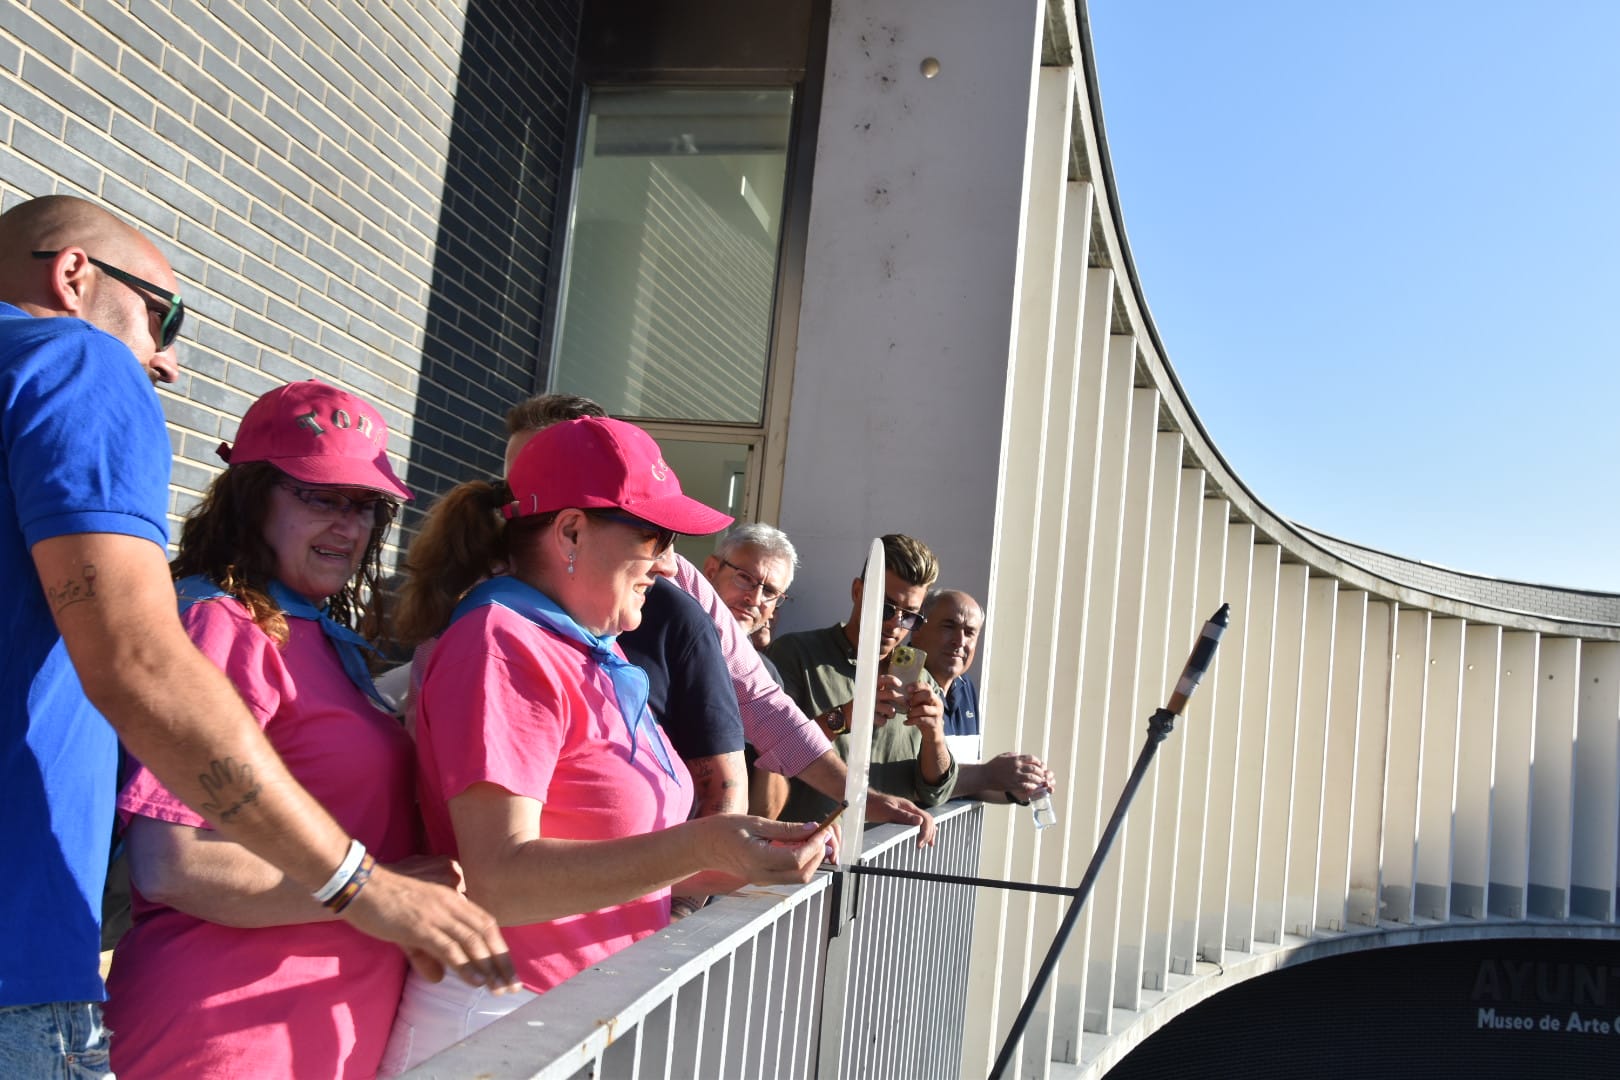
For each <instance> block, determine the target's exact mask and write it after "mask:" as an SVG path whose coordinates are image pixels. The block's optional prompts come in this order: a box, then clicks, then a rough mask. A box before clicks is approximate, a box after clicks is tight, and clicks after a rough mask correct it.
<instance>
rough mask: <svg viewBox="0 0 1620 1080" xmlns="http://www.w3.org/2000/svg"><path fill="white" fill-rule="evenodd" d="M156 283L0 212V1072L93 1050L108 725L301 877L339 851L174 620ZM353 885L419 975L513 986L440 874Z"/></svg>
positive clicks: (167, 272) (109, 770) (179, 315)
mask: <svg viewBox="0 0 1620 1080" xmlns="http://www.w3.org/2000/svg"><path fill="white" fill-rule="evenodd" d="M178 292H179V285H178V283H177V282H176V280H175V276H174V272H173V271H172V270H171V269H170V267H169V264H168V261H167V260H166V259H164V257H163V256H162V254H161V253H159V251H158V250H157V248H156V247H155V246H153V244H152V243H151V242H150V241H149V240H147V239H146V238H145V237H143V236H142V235H141V234H140V233H138V232H137V231H136V230H135V229H133V228H131V227H130V226H129V225H127V224H125V223H124V222H122V221H120V220H119V219H118V218H116V217H114V216H113V215H112V214H110V213H108V212H107V211H105V210H103V209H101V208H100V207H97V206H95V205H94V204H92V203H89V202H86V201H85V200H83V199H78V198H73V197H71V196H47V197H44V198H39V199H33V200H30V201H27V202H23V203H19V204H18V205H16V206H14V207H12V208H11V209H10V210H8V211H6V212H5V213H4V214H0V401H4V403H5V405H4V415H3V423H0V454H3V455H4V459H5V460H4V469H3V472H4V475H5V477H6V480H5V483H4V487H3V488H0V566H3V568H4V569H3V573H4V575H5V584H6V586H7V588H6V592H7V603H6V615H5V629H4V633H3V635H0V637H3V639H4V641H5V650H4V656H3V657H0V695H3V701H0V816H3V818H4V820H5V828H4V830H0V865H3V866H6V867H8V868H9V869H10V870H11V872H12V874H13V881H12V883H11V884H10V886H9V887H8V888H6V889H5V890H3V892H0V922H3V923H4V924H5V925H6V926H7V928H8V933H9V935H10V936H9V939H8V943H7V947H6V948H5V949H4V950H0V1075H5V1076H46V1075H53V1076H54V1075H65V1074H68V1073H72V1074H73V1075H87V1074H88V1075H94V1074H95V1073H97V1072H103V1073H104V1072H105V1071H106V1064H107V1056H106V1050H107V1034H106V1031H105V1029H104V1028H102V1027H101V1021H100V1005H99V1002H101V1001H102V1000H103V999H104V997H105V991H104V988H103V986H102V982H101V976H100V972H99V964H100V950H101V930H100V914H101V897H102V886H103V880H104V877H105V874H106V870H107V855H108V848H109V841H110V837H111V826H112V823H113V798H114V794H115V793H114V784H115V779H116V777H115V770H116V759H117V740H118V739H120V738H121V739H122V740H123V741H124V744H125V745H126V746H127V747H128V749H129V750H130V752H131V753H133V754H134V755H135V756H136V757H137V758H139V759H140V760H141V761H142V762H143V763H145V764H146V765H147V766H148V767H150V768H151V770H152V771H153V772H154V773H156V774H157V775H158V776H159V777H160V778H161V779H162V780H163V782H164V783H165V784H167V785H168V786H169V787H170V788H171V790H173V791H174V792H175V793H177V794H178V795H180V796H181V797H182V798H183V799H184V800H185V801H186V802H188V803H190V804H191V805H192V806H195V807H201V808H203V809H204V810H205V811H206V812H207V814H208V817H209V819H210V820H211V821H212V823H213V824H214V825H215V827H216V828H217V829H218V830H219V831H220V833H221V834H223V835H224V836H226V837H228V838H229V839H232V840H236V841H239V842H241V843H242V844H244V845H246V846H248V847H249V848H251V849H252V850H253V851H254V852H255V853H257V854H258V855H260V856H262V857H263V858H264V859H266V860H268V861H269V862H271V863H273V864H274V865H275V866H276V867H278V868H280V869H281V870H282V871H283V872H284V873H285V874H286V876H287V877H288V878H290V879H291V880H292V881H295V882H297V883H298V884H299V885H301V886H302V887H303V888H305V889H308V890H310V891H311V892H312V893H318V892H319V891H320V890H322V889H323V888H325V887H326V886H327V885H329V884H330V881H331V879H332V878H334V877H336V876H338V875H337V873H334V869H333V868H334V867H337V868H338V871H339V872H341V871H342V867H343V866H344V865H346V863H347V860H346V858H345V854H344V853H345V851H348V850H350V840H349V837H348V836H347V835H346V834H345V833H344V832H343V830H342V829H341V828H340V827H339V826H338V825H337V823H336V822H334V821H333V820H332V818H331V817H330V815H328V814H327V813H326V812H325V811H324V810H323V809H322V808H321V807H320V805H319V804H318V803H316V802H315V801H314V800H313V799H312V798H310V796H309V795H308V793H306V792H305V791H304V790H303V789H302V788H301V787H299V786H298V784H297V783H296V782H294V781H293V780H292V778H291V777H290V776H289V775H288V773H287V771H286V768H285V767H284V766H283V765H282V763H281V760H280V759H279V758H278V757H277V756H276V754H275V752H274V751H273V750H272V749H271V748H270V744H269V743H268V742H267V741H265V738H264V735H263V733H262V732H261V731H260V729H259V727H258V725H257V724H255V723H254V721H253V719H252V717H251V716H250V714H249V713H248V711H247V709H246V708H245V707H244V706H243V705H242V702H241V699H240V698H238V697H237V696H236V693H235V691H234V690H233V689H232V688H231V685H230V683H229V682H228V681H226V679H225V676H224V675H223V674H221V673H220V671H219V669H218V668H217V667H215V666H214V665H213V664H212V663H210V662H209V661H208V660H207V659H206V658H205V657H204V656H203V655H202V654H201V653H199V652H198V651H197V650H196V648H194V647H193V646H192V644H191V642H190V639H189V638H187V637H186V634H185V631H184V630H183V629H182V628H181V625H180V619H179V614H178V607H177V605H176V601H175V594H174V587H173V584H172V582H171V580H170V576H169V568H168V562H167V554H166V551H165V545H166V543H167V540H168V528H167V510H168V502H169V469H170V454H171V452H170V448H169V439H168V433H167V431H166V430H165V426H164V420H163V411H162V409H161V408H160V407H159V404H158V400H157V395H156V394H155V393H154V391H153V387H152V383H156V382H174V381H175V380H176V379H177V378H178V377H179V365H178V364H177V363H176V361H175V354H174V345H175V338H176V336H177V335H178V333H179V331H180V327H181V323H182V320H183V318H184V307H183V305H182V304H181V302H180V299H179V296H178ZM103 717H105V720H104V719H103ZM109 722H110V726H109ZM115 730H116V735H115ZM340 884H341V882H340ZM379 885H381V887H380V888H379V887H378V886H379ZM353 899H354V902H353V903H352V904H350V905H349V907H348V909H347V911H346V912H345V917H346V918H347V919H348V920H349V921H350V923H351V924H352V925H354V926H355V927H356V928H358V929H360V930H363V931H365V932H367V933H370V934H373V935H374V936H377V937H379V938H383V939H385V940H390V941H395V942H398V943H400V944H401V945H402V946H403V947H405V949H406V951H407V953H409V954H410V955H411V956H412V959H413V961H414V962H417V963H418V964H419V965H420V966H421V967H422V969H423V971H424V973H429V972H438V971H442V970H443V968H442V966H441V965H443V964H448V965H450V966H453V967H455V968H456V969H457V970H458V972H459V973H460V974H461V975H462V976H463V977H464V978H466V979H468V981H470V982H476V983H482V984H487V985H490V986H492V987H497V988H499V987H504V986H508V985H512V984H513V982H514V976H513V972H512V966H511V961H510V959H509V958H507V957H506V947H505V945H504V943H503V942H502V940H501V937H500V932H499V930H498V929H497V928H496V926H495V923H494V920H493V919H491V918H490V917H489V916H488V915H487V914H486V913H484V912H483V911H482V910H480V909H479V908H477V907H475V906H473V905H472V904H470V903H468V902H466V900H465V899H464V898H463V897H461V896H459V895H457V894H456V893H455V892H453V891H452V890H450V889H447V888H444V887H442V886H435V885H429V884H427V883H426V882H419V881H414V880H412V879H409V878H403V877H400V876H399V875H397V874H392V873H386V872H382V868H381V867H379V868H378V872H377V873H374V874H373V876H372V878H371V879H370V882H369V884H367V885H366V887H365V888H364V890H363V891H361V892H358V893H357V894H355V896H354V898H353Z"/></svg>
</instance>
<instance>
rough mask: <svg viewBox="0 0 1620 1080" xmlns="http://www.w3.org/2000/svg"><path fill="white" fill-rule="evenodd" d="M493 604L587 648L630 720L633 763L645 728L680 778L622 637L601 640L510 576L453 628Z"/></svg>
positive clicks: (474, 601)
mask: <svg viewBox="0 0 1620 1080" xmlns="http://www.w3.org/2000/svg"><path fill="white" fill-rule="evenodd" d="M487 604H499V605H500V606H501V607H503V608H506V609H507V610H508V611H511V612H513V613H515V614H518V615H521V616H523V617H524V618H525V619H528V620H529V621H530V622H532V623H534V624H535V625H536V626H540V627H544V628H545V629H547V630H550V631H551V632H552V633H554V634H556V635H557V636H558V637H560V638H564V639H566V640H568V641H572V642H575V643H577V644H580V645H583V646H585V649H586V651H587V652H589V653H590V655H591V659H593V660H595V661H596V662H597V663H598V664H600V665H601V666H602V669H603V670H604V671H606V672H607V675H608V678H609V679H611V680H612V682H613V695H614V697H616V698H617V699H618V702H619V712H620V713H622V714H623V715H624V722H625V726H626V727H627V728H629V730H630V758H631V760H632V761H633V760H635V756H636V746H637V735H638V733H639V732H640V731H641V729H642V728H643V727H645V728H646V729H647V742H648V744H649V745H650V746H651V747H652V752H653V757H655V758H657V759H658V764H659V766H660V767H661V768H662V769H663V770H664V772H665V773H667V774H668V775H669V777H670V779H672V780H673V779H674V778H675V766H674V765H673V764H671V762H670V760H669V750H668V749H667V748H666V747H665V746H664V740H663V739H661V738H659V735H658V732H657V731H656V730H655V728H654V721H653V717H652V713H651V712H650V711H649V710H648V708H647V695H648V688H647V673H646V672H645V671H642V670H641V669H640V668H639V667H637V666H636V665H634V664H632V663H630V661H628V660H626V659H625V658H624V657H622V656H620V655H619V654H618V653H616V652H614V651H613V642H614V640H615V639H616V638H617V637H618V635H617V634H604V635H603V636H601V637H597V636H596V635H595V634H593V633H591V632H590V631H589V630H587V629H585V628H584V627H583V626H581V625H579V624H578V623H577V622H575V621H574V620H573V619H572V618H570V617H569V615H568V613H567V612H566V611H564V610H563V609H562V608H560V607H558V606H557V604H556V602H555V601H554V600H552V599H551V597H549V596H547V595H546V594H545V593H543V592H541V591H540V590H539V589H536V588H534V587H532V586H530V585H525V584H524V583H523V582H521V581H519V580H518V579H517V578H514V577H510V576H508V575H504V574H503V575H500V576H498V577H492V578H490V579H489V580H488V581H484V582H481V583H480V584H478V585H476V586H474V587H473V588H472V590H471V591H469V592H468V593H467V595H466V596H464V597H462V600H461V603H459V604H457V605H456V610H455V612H454V613H453V614H452V615H451V616H450V621H451V622H452V623H453V622H455V621H456V620H457V619H459V618H461V617H462V616H463V615H467V614H470V613H471V612H473V611H474V610H476V609H478V608H481V607H484V606H485V605H487Z"/></svg>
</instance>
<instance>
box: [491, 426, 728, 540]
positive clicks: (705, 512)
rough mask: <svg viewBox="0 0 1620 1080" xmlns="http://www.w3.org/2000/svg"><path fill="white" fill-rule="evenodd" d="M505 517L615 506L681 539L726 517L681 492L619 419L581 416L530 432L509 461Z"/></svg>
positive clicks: (653, 447) (656, 455)
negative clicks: (508, 499) (509, 490)
mask: <svg viewBox="0 0 1620 1080" xmlns="http://www.w3.org/2000/svg"><path fill="white" fill-rule="evenodd" d="M507 483H508V484H509V485H510V486H511V488H512V495H513V499H514V501H513V502H511V503H509V504H507V506H506V516H507V517H509V518H515V517H526V516H528V515H530V514H545V513H549V512H550V511H552V510H566V509H568V508H569V507H578V508H580V509H581V510H600V509H608V508H610V507H611V508H617V509H619V510H623V511H625V512H626V513H629V514H633V515H635V516H636V517H638V518H641V519H642V520H643V521H646V522H649V523H651V524H653V525H657V526H659V527H661V528H665V529H672V530H674V531H675V532H678V533H685V534H686V535H688V536H703V535H706V534H708V533H713V532H719V531H720V530H721V529H724V528H725V527H726V526H728V525H730V524H731V522H732V518H731V516H730V515H729V514H722V513H721V512H720V511H718V510H715V509H712V508H710V507H708V506H705V505H703V504H702V503H700V502H698V501H697V500H696V499H694V498H691V497H690V496H687V495H683V494H681V482H680V480H679V479H678V478H677V477H676V476H675V470H674V469H671V468H670V467H669V466H668V465H666V464H665V463H664V455H663V453H662V452H661V451H660V450H659V449H658V444H657V443H655V442H653V439H652V436H651V435H648V434H647V433H646V432H645V431H642V430H641V429H640V428H638V427H636V426H635V425H634V424H627V423H625V422H624V421H623V420H605V419H602V418H600V417H594V416H588V417H585V418H583V419H580V420H565V421H563V422H562V423H560V424H552V425H551V426H550V427H548V428H545V429H543V430H541V431H540V432H538V433H537V434H536V435H535V436H534V437H533V438H532V439H530V440H529V441H528V443H527V444H526V445H525V446H524V447H523V449H522V450H520V451H518V456H517V460H516V461H514V462H512V474H511V475H510V476H509V477H507Z"/></svg>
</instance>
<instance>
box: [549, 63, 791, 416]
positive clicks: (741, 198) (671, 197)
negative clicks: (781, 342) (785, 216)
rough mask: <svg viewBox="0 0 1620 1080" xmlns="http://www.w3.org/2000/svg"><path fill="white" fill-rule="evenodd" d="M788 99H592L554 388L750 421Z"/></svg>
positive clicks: (770, 276)
mask: <svg viewBox="0 0 1620 1080" xmlns="http://www.w3.org/2000/svg"><path fill="white" fill-rule="evenodd" d="M792 108H793V93H792V91H791V90H786V89H777V90H673V89H645V88H644V89H634V90H620V89H601V90H595V91H593V92H592V93H591V95H590V100H589V112H588V115H587V119H586V131H585V149H584V152H583V153H582V154H581V163H580V171H579V179H578V190H577V191H576V193H575V196H574V209H573V223H572V226H571V236H570V244H569V261H568V267H567V270H566V272H565V273H566V276H565V278H564V282H563V290H564V296H563V305H562V322H561V325H560V327H559V333H558V335H557V347H556V348H557V355H556V357H555V362H554V364H553V365H552V370H553V376H552V387H553V389H556V390H560V391H566V392H568V393H574V394H584V395H585V396H587V397H591V398H595V399H596V400H597V401H599V402H601V404H602V405H603V406H604V407H605V408H606V409H607V410H608V411H609V412H611V413H613V414H615V415H618V416H635V417H646V418H651V419H669V420H707V421H719V422H726V423H745V424H758V423H760V422H761V420H762V415H763V409H764V398H765V366H766V361H767V359H768V358H769V354H770V331H771V307H772V301H773V299H774V294H775V288H776V254H777V237H778V234H779V232H780V229H781V218H782V192H783V182H784V179H785V177H786V170H787V148H788V133H789V128H790V126H791V121H792Z"/></svg>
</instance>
